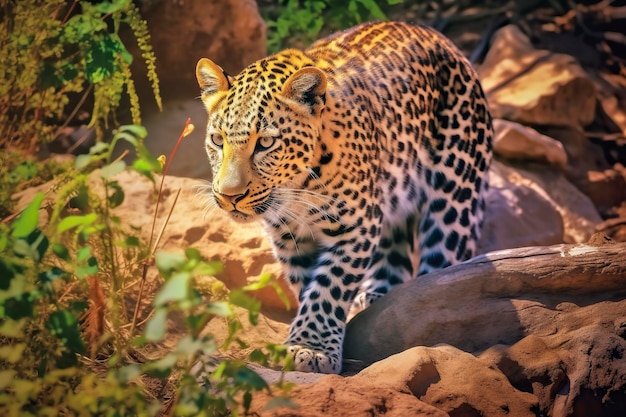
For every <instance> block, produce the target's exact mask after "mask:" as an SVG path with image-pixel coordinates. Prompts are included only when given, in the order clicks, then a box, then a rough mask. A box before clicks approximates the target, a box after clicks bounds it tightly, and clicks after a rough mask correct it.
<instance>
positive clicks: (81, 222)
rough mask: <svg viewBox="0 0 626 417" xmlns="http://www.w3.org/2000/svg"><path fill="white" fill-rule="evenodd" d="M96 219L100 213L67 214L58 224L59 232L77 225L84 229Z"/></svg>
mask: <svg viewBox="0 0 626 417" xmlns="http://www.w3.org/2000/svg"><path fill="white" fill-rule="evenodd" d="M96 220H98V215H97V214H96V213H89V214H83V215H72V216H67V217H66V218H64V219H63V220H61V222H60V223H59V226H57V232H58V233H63V232H65V231H67V230H70V229H73V228H75V227H80V228H81V229H83V228H84V227H86V226H91V225H92V224H94V223H95V221H96Z"/></svg>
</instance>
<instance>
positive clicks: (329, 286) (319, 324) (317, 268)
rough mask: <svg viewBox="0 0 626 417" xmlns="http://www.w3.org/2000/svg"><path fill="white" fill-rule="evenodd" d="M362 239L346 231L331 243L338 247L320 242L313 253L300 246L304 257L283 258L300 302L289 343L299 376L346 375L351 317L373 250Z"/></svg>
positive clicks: (354, 232)
mask: <svg viewBox="0 0 626 417" xmlns="http://www.w3.org/2000/svg"><path fill="white" fill-rule="evenodd" d="M359 237H360V239H358V238H359ZM359 240H363V236H361V235H360V232H359V231H357V230H354V229H352V230H350V231H345V230H344V232H343V233H342V235H341V236H340V237H339V238H337V236H335V237H334V238H333V239H332V240H328V242H329V243H330V242H333V244H332V245H329V246H328V247H324V246H323V245H322V242H320V241H318V242H317V245H316V248H315V251H311V252H308V254H304V253H303V251H302V246H301V248H300V249H301V250H300V251H299V252H295V253H291V255H290V256H279V259H281V258H282V259H281V260H283V262H284V265H285V268H286V272H287V274H288V276H289V279H290V281H291V284H292V286H294V289H297V290H298V299H299V301H300V306H299V309H298V314H297V316H296V318H295V319H294V320H293V321H292V323H291V328H290V331H289V337H288V338H287V341H286V344H287V345H288V346H289V350H290V352H291V354H292V355H293V358H294V363H295V368H296V370H298V371H303V372H322V373H334V374H337V373H339V372H341V363H342V347H343V339H344V334H345V327H346V317H347V314H348V311H349V309H350V306H351V305H352V302H353V300H354V297H355V295H356V293H357V291H358V289H359V284H360V282H361V281H362V279H363V275H364V273H365V270H366V268H367V265H368V264H369V262H370V258H369V255H370V253H371V249H372V248H371V246H370V245H363V244H356V242H358V241H359ZM309 249H311V248H310V247H309ZM283 255H286V254H283Z"/></svg>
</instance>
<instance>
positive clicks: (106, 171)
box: [100, 161, 126, 180]
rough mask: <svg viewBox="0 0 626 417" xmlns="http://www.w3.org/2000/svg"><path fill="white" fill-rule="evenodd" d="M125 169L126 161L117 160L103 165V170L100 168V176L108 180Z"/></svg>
mask: <svg viewBox="0 0 626 417" xmlns="http://www.w3.org/2000/svg"><path fill="white" fill-rule="evenodd" d="M124 169H126V162H124V161H115V162H113V163H112V164H108V165H105V166H103V167H102V170H100V177H102V178H104V179H105V180H107V179H109V178H111V177H114V176H115V175H117V174H119V173H120V172H122V171H124Z"/></svg>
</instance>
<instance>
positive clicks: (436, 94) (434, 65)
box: [196, 22, 492, 373]
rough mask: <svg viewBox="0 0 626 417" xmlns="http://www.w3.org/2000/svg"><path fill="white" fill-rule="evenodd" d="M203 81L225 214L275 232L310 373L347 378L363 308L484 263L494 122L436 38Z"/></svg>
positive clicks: (278, 57)
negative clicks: (348, 336) (432, 274)
mask: <svg viewBox="0 0 626 417" xmlns="http://www.w3.org/2000/svg"><path fill="white" fill-rule="evenodd" d="M196 75H197V78H198V82H199V84H200V87H201V89H202V100H203V102H204V105H205V107H206V109H207V112H208V128H207V135H206V150H207V153H208V156H209V160H210V163H211V167H212V170H213V187H212V199H213V200H212V201H213V203H214V204H215V205H217V206H219V207H220V208H222V209H223V210H225V211H227V212H228V213H230V215H231V216H232V217H233V219H235V220H241V221H246V220H249V219H261V220H262V222H263V224H264V227H265V230H266V231H267V234H268V235H269V238H270V239H271V241H272V243H273V248H274V253H275V256H276V258H277V259H278V260H279V261H280V262H281V263H282V264H283V265H284V268H285V273H286V276H288V278H289V280H290V282H291V284H292V286H293V288H294V290H295V291H296V294H297V295H298V298H299V301H300V306H299V310H298V315H297V317H296V318H295V319H294V321H293V323H292V325H291V330H290V334H289V337H288V340H287V342H286V343H287V344H288V345H289V346H290V350H291V352H292V354H293V355H294V359H295V364H296V369H297V370H301V371H314V372H324V373H338V372H340V370H341V363H342V344H343V338H344V332H345V322H346V318H347V315H348V312H349V310H350V308H351V306H352V305H353V303H356V304H357V305H358V306H359V307H360V308H363V307H366V306H367V305H369V304H370V303H371V302H373V301H375V300H376V299H377V298H379V297H380V296H382V295H384V294H386V293H387V292H388V291H389V290H390V289H391V288H392V287H393V286H395V285H397V284H400V283H402V282H403V281H406V280H408V279H411V278H413V277H415V276H416V275H421V274H424V273H427V272H429V271H433V270H436V269H440V268H443V267H446V266H448V265H452V264H456V263H459V262H461V261H463V260H466V259H468V258H470V257H472V256H473V254H474V252H475V249H476V240H477V239H478V237H479V233H480V224H481V221H482V218H483V209H484V195H485V190H486V189H487V176H488V168H489V164H490V161H491V140H492V126H491V116H490V114H489V111H488V108H487V103H486V100H485V97H484V94H483V91H482V89H481V86H480V83H479V81H478V76H477V74H476V72H475V71H474V69H473V68H472V67H471V65H470V64H469V62H468V61H467V60H466V59H465V57H464V56H463V55H462V54H461V53H460V52H459V51H458V50H457V49H456V47H455V46H454V45H453V44H452V43H451V42H450V41H449V40H447V39H446V38H444V37H443V36H442V35H440V34H439V33H437V32H436V31H434V30H432V29H430V28H426V27H423V26H415V25H410V24H407V23H399V22H395V23H394V22H387V23H367V24H363V25H361V26H358V27H355V28H353V29H350V30H347V31H345V32H342V33H338V34H336V35H334V36H331V37H329V38H327V39H323V40H321V41H318V42H317V43H315V44H313V45H312V46H311V47H310V48H309V49H307V50H305V51H299V50H294V49H288V50H285V51H283V52H280V53H278V54H275V55H272V56H269V57H267V58H264V59H261V60H259V61H257V62H255V63H253V64H251V65H250V66H248V67H247V68H246V69H244V70H243V71H242V72H241V73H240V74H239V75H237V76H236V77H234V78H233V77H230V76H228V75H227V74H225V73H224V72H223V71H222V69H221V68H220V67H219V66H217V65H216V64H215V63H213V62H211V61H209V60H208V59H202V60H200V61H199V62H198V66H197V70H196ZM357 293H359V295H358V297H357Z"/></svg>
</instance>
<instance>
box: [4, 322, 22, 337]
mask: <svg viewBox="0 0 626 417" xmlns="http://www.w3.org/2000/svg"><path fill="white" fill-rule="evenodd" d="M27 323H29V321H27V319H21V320H0V335H2V336H6V337H23V336H24V326H26V324H27Z"/></svg>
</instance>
